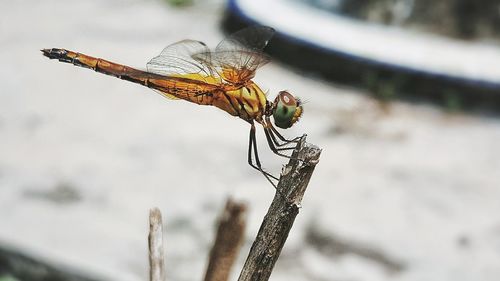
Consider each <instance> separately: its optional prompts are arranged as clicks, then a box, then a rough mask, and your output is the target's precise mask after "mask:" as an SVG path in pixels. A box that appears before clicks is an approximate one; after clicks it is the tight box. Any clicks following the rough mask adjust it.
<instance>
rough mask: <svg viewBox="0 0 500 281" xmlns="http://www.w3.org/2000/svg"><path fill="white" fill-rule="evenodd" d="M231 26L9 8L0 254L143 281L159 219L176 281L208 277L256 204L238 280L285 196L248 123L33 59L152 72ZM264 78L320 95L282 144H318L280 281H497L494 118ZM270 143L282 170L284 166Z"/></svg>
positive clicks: (41, 5) (71, 4)
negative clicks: (221, 226)
mask: <svg viewBox="0 0 500 281" xmlns="http://www.w3.org/2000/svg"><path fill="white" fill-rule="evenodd" d="M220 14H221V5H220V4H214V3H213V2H210V3H205V4H199V5H197V6H194V7H191V8H186V9H174V8H171V7H169V6H167V5H165V4H164V3H163V2H160V1H139V0H126V1H118V0H108V1H101V0H88V1H73V0H68V1H55V0H48V1H34V0H33V1H27V0H26V1H2V2H1V3H0V46H1V48H0V61H1V62H2V63H1V64H0V83H1V92H0V242H1V244H3V245H8V246H10V247H16V248H19V249H22V250H25V251H27V252H29V253H32V254H34V255H36V256H41V257H44V258H47V259H48V260H50V261H51V262H53V263H56V264H61V265H66V266H70V267H72V268H75V269H78V270H79V271H83V272H88V273H89V274H92V275H95V276H98V277H102V278H106V279H109V280H125V281H135V280H145V279H146V276H147V253H146V245H147V240H146V237H147V229H148V225H147V215H148V212H149V209H150V208H151V207H153V206H158V207H160V208H161V210H162V211H163V214H164V221H165V228H166V234H165V239H166V247H167V250H166V255H167V275H168V280H199V279H200V278H201V276H202V272H203V270H204V267H205V260H206V257H207V255H208V250H209V247H210V243H211V241H212V238H213V232H214V229H213V226H214V221H215V218H216V217H217V214H218V212H219V210H220V209H221V208H222V206H223V203H224V201H225V199H226V198H227V197H228V196H233V197H235V198H237V199H239V200H244V201H245V202H247V203H248V204H249V205H250V206H251V209H250V213H249V220H250V225H249V228H248V238H247V243H246V244H245V246H244V249H243V251H242V256H241V259H240V261H239V264H240V265H238V266H237V268H240V266H241V263H242V262H243V260H244V257H245V254H246V252H247V251H248V249H249V246H250V243H251V241H252V239H253V237H254V236H255V234H256V232H257V230H258V227H259V224H260V221H261V219H262V217H263V214H264V213H265V211H266V210H267V206H268V205H269V203H270V201H271V199H272V197H273V189H272V187H271V186H270V185H269V184H268V183H266V181H265V179H264V178H263V177H262V176H261V175H260V174H258V173H257V172H256V171H254V170H253V169H251V168H250V167H249V166H248V165H247V164H246V149H247V138H248V130H249V126H248V125H247V124H245V123H244V122H242V121H241V120H238V119H236V118H233V117H230V116H229V115H227V114H226V113H224V112H221V111H218V110H216V109H214V108H209V107H199V106H195V105H192V104H189V103H186V102H182V101H169V100H165V99H164V98H162V97H161V96H159V95H156V94H154V92H152V91H150V90H149V89H147V88H143V87H140V86H137V85H133V84H131V83H127V82H125V81H121V80H118V79H115V78H112V77H107V76H104V75H100V74H96V73H93V72H92V71H89V70H85V69H78V68H76V67H73V66H71V65H67V64H66V65H64V64H61V63H57V62H54V61H49V60H47V59H46V58H44V57H42V56H41V54H40V52H39V49H41V48H49V47H64V48H67V49H72V50H77V51H80V52H84V53H87V54H90V55H94V56H99V57H104V58H107V59H109V60H112V61H116V62H121V63H126V64H128V65H131V66H136V67H141V66H144V65H145V64H146V62H147V61H148V60H149V58H151V57H153V56H155V55H156V54H157V53H159V51H160V50H161V49H162V48H163V47H165V46H166V45H167V44H169V43H172V42H175V41H178V40H181V39H185V38H193V39H199V40H203V41H205V42H207V43H208V44H209V45H210V46H214V45H215V44H216V43H217V42H218V41H219V40H221V38H222V37H223V35H222V34H221V33H220V31H219V29H218V20H219V18H220ZM255 80H256V81H257V82H258V83H259V84H260V85H261V86H262V88H264V89H268V90H269V93H270V96H271V97H274V95H275V94H276V93H277V92H278V91H279V90H281V89H288V90H290V91H291V92H293V93H296V94H297V95H299V96H301V97H303V98H304V99H306V100H308V103H307V104H306V108H305V114H304V117H303V119H302V120H301V122H300V123H299V124H298V125H297V126H296V127H294V128H292V129H290V130H288V131H287V132H285V134H286V135H288V136H296V135H299V134H302V133H304V132H306V133H307V134H308V136H309V137H308V140H309V141H310V142H312V143H315V144H317V145H318V146H320V147H321V148H323V154H322V158H321V162H320V164H319V165H318V167H317V169H316V172H315V175H314V177H313V179H312V181H311V183H310V186H309V190H308V192H307V194H306V197H305V199H304V202H303V208H302V210H301V213H300V215H299V217H298V219H297V221H296V225H295V226H294V229H293V230H292V233H291V235H290V237H289V241H288V242H287V244H286V246H285V249H284V251H283V254H282V259H280V261H279V262H278V264H277V267H276V270H275V272H274V273H273V276H272V280H320V281H322V280H404V281H407V280H408V281H409V280H415V281H417V280H429V281H433V280H436V281H438V280H439V281H443V280H454V281H466V280H470V281H472V280H482V281H489V280H491V281H493V280H498V276H500V215H499V214H500V176H499V171H500V146H499V140H500V121H499V120H498V119H491V118H486V117H480V116H469V115H456V114H453V115H452V114H447V113H444V112H442V111H441V110H440V109H436V108H433V107H431V106H425V105H409V104H400V103H393V104H392V105H391V106H389V107H387V108H383V107H381V106H380V105H379V104H377V103H376V102H374V101H372V100H370V99H369V98H368V97H367V96H366V95H363V94H360V93H358V92H356V91H354V90H350V89H346V88H341V87H335V86H332V85H328V84H325V83H323V82H321V81H317V80H313V79H309V78H306V77H304V75H301V74H295V73H293V72H290V71H289V70H288V69H286V67H283V66H280V65H276V64H272V63H271V64H270V65H268V66H265V67H264V68H263V69H262V70H261V71H259V73H258V75H257V77H256V79H255ZM259 133H261V132H259ZM258 136H259V137H260V139H261V140H260V143H259V145H260V147H261V154H262V158H263V162H264V163H265V166H266V167H268V168H269V169H270V170H272V171H274V172H275V173H277V172H278V171H279V170H280V167H281V165H282V164H283V163H284V160H283V159H281V158H278V157H276V156H275V155H273V154H272V153H271V152H270V151H268V150H267V149H266V148H265V145H266V144H265V141H264V138H262V134H259V135H258ZM237 273H238V272H237V270H236V271H235V272H234V275H235V276H237Z"/></svg>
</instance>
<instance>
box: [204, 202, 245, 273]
mask: <svg viewBox="0 0 500 281" xmlns="http://www.w3.org/2000/svg"><path fill="white" fill-rule="evenodd" d="M246 210H247V207H246V205H245V204H243V203H238V202H235V201H233V200H232V199H231V198H229V199H228V200H227V202H226V206H225V208H224V210H223V212H222V214H221V216H220V217H219V221H218V227H217V234H216V237H215V242H214V245H213V246H212V250H211V251H210V258H209V262H208V266H207V270H206V273H205V278H204V280H205V281H227V280H228V278H229V274H230V273H231V268H232V266H233V264H234V262H235V261H236V259H237V257H238V253H239V251H240V248H241V244H242V242H243V238H244V234H245V228H246Z"/></svg>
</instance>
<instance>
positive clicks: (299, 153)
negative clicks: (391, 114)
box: [238, 135, 321, 281]
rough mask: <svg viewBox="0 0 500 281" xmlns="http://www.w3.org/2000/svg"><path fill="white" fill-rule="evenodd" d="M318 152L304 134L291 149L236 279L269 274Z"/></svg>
mask: <svg viewBox="0 0 500 281" xmlns="http://www.w3.org/2000/svg"><path fill="white" fill-rule="evenodd" d="M320 154H321V150H320V149H319V148H318V147H316V146H314V145H311V144H309V143H306V141H305V135H304V136H303V137H302V139H301V140H300V142H299V143H298V144H297V147H296V148H295V150H294V152H293V153H292V159H291V160H290V161H289V163H288V164H287V165H286V166H285V167H284V168H283V171H282V173H281V178H280V181H279V183H278V188H277V192H276V195H275V196H274V199H273V202H272V203H271V206H270V207H269V210H268V212H267V214H266V216H265V217H264V221H263V222H262V225H261V226H260V229H259V233H258V234H257V238H256V239H255V241H254V243H253V245H252V248H251V249H250V253H249V255H248V257H247V260H246V262H245V265H244V266H243V270H242V271H241V274H240V277H239V279H238V280H239V281H266V280H268V279H269V277H270V276H271V272H272V270H273V268H274V265H275V263H276V261H277V260H278V257H279V255H280V253H281V249H282V248H283V245H284V244H285V241H286V238H287V237H288V233H289V232H290V229H291V228H292V225H293V222H294V221H295V217H296V216H297V214H298V213H299V209H300V203H301V201H302V198H303V196H304V193H305V191H306V188H307V185H308V183H309V180H310V178H311V176H312V173H313V171H314V168H315V166H316V164H317V163H318V161H319V156H320ZM297 158H298V159H300V160H297Z"/></svg>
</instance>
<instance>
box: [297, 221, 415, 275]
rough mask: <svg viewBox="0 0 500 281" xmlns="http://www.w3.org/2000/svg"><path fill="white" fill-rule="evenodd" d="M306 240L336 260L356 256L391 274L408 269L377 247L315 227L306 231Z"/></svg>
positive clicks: (310, 227)
mask: <svg viewBox="0 0 500 281" xmlns="http://www.w3.org/2000/svg"><path fill="white" fill-rule="evenodd" d="M305 240H306V242H307V243H308V244H309V245H311V246H312V247H313V248H315V249H316V250H318V251H319V252H321V253H323V254H324V255H327V256H332V257H335V258H338V257H340V256H344V255H354V256H357V257H360V258H363V259H367V260H369V261H372V262H374V263H376V264H377V265H379V266H381V267H382V268H384V269H385V270H386V271H388V272H389V273H393V274H394V273H401V272H403V271H404V270H405V267H406V266H405V264H404V263H403V262H401V261H399V260H397V259H395V258H393V257H390V256H388V255H387V254H385V253H384V252H383V251H381V250H380V249H377V248H376V247H373V246H369V245H366V244H364V243H360V242H356V241H352V240H349V239H345V238H341V237H339V236H337V235H335V234H333V233H325V232H324V231H321V230H320V229H318V227H317V226H314V225H312V226H309V228H308V229H307V230H306V236H305Z"/></svg>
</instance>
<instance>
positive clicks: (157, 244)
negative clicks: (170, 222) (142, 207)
mask: <svg viewBox="0 0 500 281" xmlns="http://www.w3.org/2000/svg"><path fill="white" fill-rule="evenodd" d="M148 242H149V280H150V281H165V262H164V256H163V229H162V219H161V212H160V210H159V209H158V208H153V209H151V210H150V211H149V236H148Z"/></svg>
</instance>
